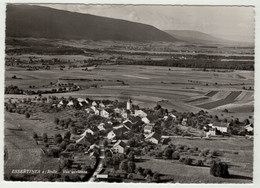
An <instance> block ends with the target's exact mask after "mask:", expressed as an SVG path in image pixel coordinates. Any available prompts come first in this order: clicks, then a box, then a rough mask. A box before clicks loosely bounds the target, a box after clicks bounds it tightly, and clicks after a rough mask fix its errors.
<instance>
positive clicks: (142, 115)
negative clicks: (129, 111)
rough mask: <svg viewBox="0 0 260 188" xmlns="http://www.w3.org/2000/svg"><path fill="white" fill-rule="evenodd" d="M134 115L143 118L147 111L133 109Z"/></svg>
mask: <svg viewBox="0 0 260 188" xmlns="http://www.w3.org/2000/svg"><path fill="white" fill-rule="evenodd" d="M134 115H135V116H139V117H141V118H143V117H146V116H147V113H145V112H144V111H143V110H135V113H134Z"/></svg>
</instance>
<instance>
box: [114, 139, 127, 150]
mask: <svg viewBox="0 0 260 188" xmlns="http://www.w3.org/2000/svg"><path fill="white" fill-rule="evenodd" d="M116 146H121V147H123V148H125V147H126V144H125V143H124V142H123V141H122V140H118V141H117V143H115V144H114V146H113V148H114V147H116Z"/></svg>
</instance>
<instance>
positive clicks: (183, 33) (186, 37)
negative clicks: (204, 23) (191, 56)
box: [165, 30, 228, 43]
mask: <svg viewBox="0 0 260 188" xmlns="http://www.w3.org/2000/svg"><path fill="white" fill-rule="evenodd" d="M165 32H166V33H168V34H170V35H171V36H173V37H174V38H176V39H179V40H181V41H186V42H190V43H226V42H228V41H226V40H224V39H220V38H217V37H214V36H212V35H209V34H206V33H203V32H199V31H193V30H166V31H165Z"/></svg>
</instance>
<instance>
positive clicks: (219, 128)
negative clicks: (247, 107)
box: [203, 121, 254, 137]
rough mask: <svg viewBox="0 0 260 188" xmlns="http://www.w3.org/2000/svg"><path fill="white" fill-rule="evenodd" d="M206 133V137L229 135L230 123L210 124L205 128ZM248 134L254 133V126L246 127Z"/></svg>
mask: <svg viewBox="0 0 260 188" xmlns="http://www.w3.org/2000/svg"><path fill="white" fill-rule="evenodd" d="M203 129H204V132H205V133H206V137H209V136H215V135H219V134H227V133H228V132H229V129H230V123H228V122H220V121H215V122H213V123H209V124H208V125H206V126H204V127H203ZM244 129H245V131H246V132H247V133H253V131H254V127H253V124H252V123H250V124H248V125H246V126H245V127H244Z"/></svg>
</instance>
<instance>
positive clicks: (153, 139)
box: [145, 132, 161, 144]
mask: <svg viewBox="0 0 260 188" xmlns="http://www.w3.org/2000/svg"><path fill="white" fill-rule="evenodd" d="M160 139H161V136H160V135H159V134H158V133H156V132H153V133H151V134H149V135H148V136H147V137H146V138H145V140H146V141H148V142H152V143H154V144H159V142H160Z"/></svg>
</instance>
